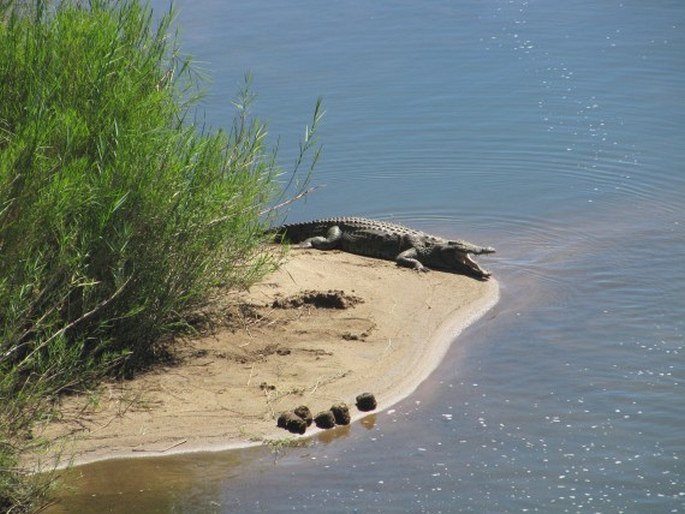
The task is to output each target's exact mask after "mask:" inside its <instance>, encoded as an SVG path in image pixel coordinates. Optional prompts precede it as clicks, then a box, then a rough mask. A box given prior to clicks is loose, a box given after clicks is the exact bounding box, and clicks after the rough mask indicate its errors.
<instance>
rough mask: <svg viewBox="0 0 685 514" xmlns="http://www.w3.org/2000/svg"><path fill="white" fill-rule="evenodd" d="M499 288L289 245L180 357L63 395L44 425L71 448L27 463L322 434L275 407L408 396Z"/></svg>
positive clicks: (358, 415)
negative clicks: (86, 393) (290, 425)
mask: <svg viewBox="0 0 685 514" xmlns="http://www.w3.org/2000/svg"><path fill="white" fill-rule="evenodd" d="M303 292H304V293H307V294H309V295H310V296H312V294H313V293H315V294H314V296H316V297H319V298H324V299H325V300H326V302H327V301H328V300H330V298H333V297H335V298H333V299H334V300H335V301H338V300H339V299H340V298H343V300H342V301H343V304H345V306H344V308H330V307H329V306H327V305H323V304H322V305H317V304H316V303H314V304H307V303H306V302H305V303H304V304H301V305H298V302H300V303H301V300H302V295H303ZM317 295H318V296H317ZM336 295H337V296H336ZM293 299H296V300H297V301H294V300H293ZM275 300H278V302H280V304H283V305H282V306H279V307H276V305H277V303H278V302H277V303H274V302H275ZM498 300H499V286H498V284H497V282H496V281H495V280H494V279H490V280H488V281H485V282H483V281H478V280H475V279H472V278H470V277H466V276H463V275H455V274H449V273H441V272H435V271H434V272H431V273H426V274H418V273H416V272H414V271H413V270H408V269H403V268H399V267H397V266H396V265H395V264H394V263H392V262H388V261H380V260H376V259H370V258H366V257H360V256H356V255H352V254H346V253H342V252H319V251H315V250H314V251H312V250H294V251H292V252H291V253H290V254H289V255H288V257H287V260H286V262H285V263H284V264H283V266H282V267H281V268H280V269H279V270H277V271H276V272H275V273H274V274H272V275H270V276H268V277H266V278H265V279H264V280H263V281H262V282H261V283H260V284H257V285H256V286H254V287H253V288H251V289H250V291H249V292H247V293H245V294H241V295H236V296H232V297H231V298H230V299H228V304H227V305H231V306H232V308H233V310H229V311H227V316H228V318H230V319H232V320H233V322H234V324H233V325H232V326H231V325H230V324H229V325H228V326H226V327H219V329H218V330H216V332H215V333H212V334H207V335H204V336H201V337H198V338H193V339H192V340H190V341H187V342H186V344H185V347H184V349H183V350H182V352H181V353H182V357H181V359H180V363H179V364H178V365H175V366H166V367H162V368H161V369H156V370H153V371H151V372H149V373H146V374H143V375H142V376H140V377H137V378H136V379H134V380H132V381H128V382H125V383H110V384H107V385H106V386H105V387H104V389H103V390H101V391H100V393H99V398H98V400H97V401H96V402H95V403H96V405H94V406H92V405H91V406H90V407H89V402H90V403H92V398H91V399H89V398H84V397H76V398H68V399H66V400H65V401H64V402H63V403H62V405H61V414H62V419H61V420H60V421H59V422H57V423H54V422H53V423H50V424H48V425H45V426H44V427H43V434H42V435H43V436H45V437H47V438H49V439H50V440H56V441H60V442H59V443H58V448H60V449H61V451H60V454H61V455H72V456H73V457H71V458H68V459H65V458H59V457H55V456H54V455H53V456H46V455H42V456H32V457H30V459H29V461H30V462H34V465H33V466H32V467H34V468H35V467H36V466H38V467H39V468H43V469H55V459H57V469H62V468H66V467H68V466H70V465H75V466H78V465H84V464H89V463H93V462H98V461H105V460H113V459H128V458H147V457H160V456H167V455H180V454H188V453H201V452H218V451H226V450H232V449H239V448H246V447H249V446H256V445H262V444H265V443H267V442H269V441H278V440H282V439H301V438H309V437H312V436H316V435H318V434H321V433H322V432H325V431H326V430H322V429H317V428H316V427H314V425H312V427H310V428H309V429H308V430H307V433H306V434H304V435H296V434H291V433H289V432H287V431H285V430H283V429H280V428H277V427H276V422H275V417H277V416H278V414H279V413H280V412H282V411H283V410H289V409H290V408H294V407H296V406H298V405H302V404H306V405H309V406H310V408H311V410H312V412H313V414H316V412H318V411H319V410H325V409H327V408H328V406H330V405H331V404H333V403H335V402H338V401H344V402H346V403H347V404H348V405H350V414H351V417H352V421H351V422H352V423H356V422H358V421H359V420H360V419H362V418H364V417H366V416H369V415H372V414H377V413H379V412H383V411H386V410H387V409H389V408H390V407H391V406H392V405H394V404H396V403H398V402H399V401H401V400H403V399H405V398H407V397H408V396H410V395H411V394H412V393H413V392H414V391H415V390H416V388H417V387H418V386H419V385H420V384H421V383H422V382H423V381H424V380H425V379H426V378H427V377H428V376H429V375H430V374H431V373H432V372H433V371H434V370H435V369H436V368H437V366H438V365H439V364H440V362H441V361H442V360H443V359H444V356H445V354H446V353H447V351H448V350H449V348H450V347H451V346H452V344H455V343H457V344H458V342H459V341H458V337H459V335H460V334H461V332H462V331H463V330H464V329H465V328H467V327H468V326H470V325H472V324H473V323H475V322H476V321H477V320H479V319H481V318H482V317H483V316H484V315H485V314H486V313H487V312H488V311H489V310H490V309H492V307H494V306H495V305H496V303H497V302H498ZM324 303H325V302H324ZM291 304H292V305H291ZM236 307H237V313H236V311H235V308H236ZM367 391H368V392H371V393H373V394H374V395H375V396H376V398H377V400H378V408H377V409H376V410H374V411H371V412H359V411H358V410H357V409H356V407H354V405H353V404H354V398H355V396H356V395H357V394H360V393H362V392H367ZM51 459H52V460H51ZM50 460H51V465H48V461H50Z"/></svg>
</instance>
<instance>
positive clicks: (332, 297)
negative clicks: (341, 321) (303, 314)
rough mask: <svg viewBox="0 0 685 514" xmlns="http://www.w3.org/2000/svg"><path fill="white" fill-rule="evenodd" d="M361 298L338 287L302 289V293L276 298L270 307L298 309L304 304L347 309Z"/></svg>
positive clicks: (318, 307)
mask: <svg viewBox="0 0 685 514" xmlns="http://www.w3.org/2000/svg"><path fill="white" fill-rule="evenodd" d="M362 302H363V300H362V299H361V298H360V297H358V296H355V295H352V294H347V293H345V291H341V290H339V289H336V290H329V291H312V290H309V291H303V292H302V293H299V294H296V295H292V296H286V297H284V298H283V297H281V298H276V299H275V300H274V301H273V304H272V307H273V308H275V309H298V308H300V307H303V306H305V305H308V306H312V307H316V308H317V309H349V308H350V307H354V306H355V305H357V304H358V303H362Z"/></svg>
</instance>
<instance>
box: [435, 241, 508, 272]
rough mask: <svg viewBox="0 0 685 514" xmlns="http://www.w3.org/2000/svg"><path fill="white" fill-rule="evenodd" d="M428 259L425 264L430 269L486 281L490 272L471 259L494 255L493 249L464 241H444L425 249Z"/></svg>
mask: <svg viewBox="0 0 685 514" xmlns="http://www.w3.org/2000/svg"><path fill="white" fill-rule="evenodd" d="M426 250H427V253H428V256H427V257H428V258H427V259H425V264H426V265H427V266H429V267H431V268H435V269H440V270H443V271H451V272H453V273H463V274H465V275H470V276H472V277H476V278H479V279H481V280H487V279H488V278H490V276H491V275H492V272H490V271H488V270H486V269H483V268H481V267H480V265H479V264H478V263H477V262H476V261H475V260H474V259H473V255H474V254H475V255H481V254H489V253H495V249H494V248H492V247H490V246H486V247H482V246H475V245H472V244H470V243H465V242H464V241H445V242H439V243H434V244H430V245H428V246H427V248H426Z"/></svg>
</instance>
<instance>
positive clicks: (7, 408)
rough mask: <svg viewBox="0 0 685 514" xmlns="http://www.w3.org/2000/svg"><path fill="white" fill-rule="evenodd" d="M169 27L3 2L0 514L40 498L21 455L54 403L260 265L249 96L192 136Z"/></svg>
mask: <svg viewBox="0 0 685 514" xmlns="http://www.w3.org/2000/svg"><path fill="white" fill-rule="evenodd" d="M48 7H49V8H48ZM171 22H172V16H171V13H168V14H167V15H166V16H164V17H163V18H162V19H161V21H160V22H159V24H158V25H156V26H155V24H154V23H153V19H152V13H151V10H150V9H149V8H147V7H144V6H142V5H141V4H140V3H139V2H137V1H133V0H130V1H124V2H113V1H111V2H110V1H106V0H91V1H90V2H89V3H88V4H87V5H84V4H83V3H79V2H68V1H63V2H59V3H58V4H57V5H56V6H48V4H46V3H44V2H42V1H40V0H39V1H37V2H36V3H35V5H33V6H31V7H26V4H25V3H24V2H14V1H7V0H4V1H3V0H0V402H2V405H3V407H2V410H0V511H2V512H6V511H7V512H19V511H21V510H22V509H29V508H30V506H31V505H32V504H33V505H34V506H35V504H36V502H37V501H39V500H38V497H37V494H38V493H40V492H42V491H44V487H43V485H41V484H37V483H33V482H31V481H30V480H27V479H26V477H25V476H24V475H23V474H22V473H21V470H20V469H18V468H17V466H18V458H17V457H18V455H19V453H20V452H21V451H22V450H23V449H25V448H26V447H27V446H28V445H32V444H37V443H36V441H34V440H32V436H31V427H32V425H33V424H34V423H35V421H36V420H38V419H40V418H41V417H44V416H46V415H48V414H49V412H50V411H49V401H50V399H52V398H54V397H55V395H57V394H59V393H62V392H64V391H69V390H74V389H79V388H81V387H83V386H85V385H87V384H88V383H90V382H91V381H93V380H95V379H97V378H98V377H100V376H102V373H103V372H113V373H117V374H119V375H124V376H126V375H130V374H132V373H133V372H135V370H137V369H140V368H142V367H145V366H146V365H148V364H149V363H150V362H152V361H154V360H156V359H158V358H159V357H160V355H163V351H164V348H163V347H162V346H160V343H159V342H160V341H162V340H164V339H165V337H166V336H168V335H171V334H173V333H175V332H177V331H178V330H179V329H181V328H182V327H183V326H184V316H185V315H186V314H187V313H189V312H190V311H191V310H192V309H193V308H195V307H197V306H198V305H200V304H202V303H203V302H204V301H206V299H207V296H208V294H209V292H210V291H212V290H213V289H214V288H216V287H217V286H222V287H226V288H236V287H241V286H245V285H247V284H249V283H251V282H252V281H254V280H255V279H257V278H259V277H260V276H261V275H262V274H263V273H264V272H266V271H267V270H269V269H270V268H271V267H272V266H273V261H272V260H271V259H270V258H269V256H268V255H265V254H264V253H263V252H262V251H261V248H262V243H263V242H264V235H263V234H264V229H265V228H266V226H267V225H268V224H269V222H270V219H269V218H270V216H269V215H268V214H267V215H265V213H268V212H273V211H269V209H268V206H269V205H272V204H273V203H274V202H278V201H280V200H282V198H283V197H282V195H283V194H284V186H283V184H282V183H281V181H280V180H279V177H280V171H279V168H278V167H277V165H276V162H275V152H274V151H272V150H270V149H269V148H267V147H266V143H265V134H266V131H265V127H264V125H263V124H261V123H260V122H258V121H257V120H254V119H252V118H251V117H250V115H249V112H248V108H249V104H250V101H251V99H252V96H251V94H250V92H249V88H248V87H247V86H246V88H245V90H243V91H241V92H240V95H239V98H238V101H236V103H235V105H236V108H237V112H236V117H235V120H234V122H233V125H232V126H231V127H230V129H229V130H227V131H222V130H219V131H208V130H203V129H199V128H198V127H197V126H196V125H195V124H193V123H192V122H191V120H192V118H193V114H194V111H193V108H194V106H195V101H196V100H197V98H198V94H197V93H198V91H199V87H198V85H199V79H198V77H197V75H195V74H194V73H193V69H192V66H191V65H190V62H189V60H187V59H184V58H181V57H180V55H179V52H178V47H177V46H176V43H175V38H170V37H169V32H170V24H171ZM320 116H321V112H320V105H319V104H317V106H316V109H315V113H314V120H313V122H312V126H311V128H310V129H308V130H307V131H306V133H305V140H304V142H303V143H302V145H301V147H300V157H299V159H298V162H297V166H296V169H295V170H294V171H293V173H297V167H298V166H299V165H300V164H302V163H303V162H304V160H305V156H306V155H307V154H308V152H309V151H310V150H311V149H312V147H313V146H314V145H315V142H314V141H315V139H314V132H315V127H316V124H317V122H318V121H319V118H320ZM317 157H318V152H316V151H314V155H313V156H312V159H311V161H312V166H313V163H314V162H315V161H316V158H317ZM286 187H287V186H286Z"/></svg>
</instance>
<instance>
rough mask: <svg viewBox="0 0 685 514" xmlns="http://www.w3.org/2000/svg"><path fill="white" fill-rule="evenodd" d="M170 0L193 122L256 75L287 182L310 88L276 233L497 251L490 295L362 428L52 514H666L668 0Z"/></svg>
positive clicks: (680, 22) (683, 37)
mask: <svg viewBox="0 0 685 514" xmlns="http://www.w3.org/2000/svg"><path fill="white" fill-rule="evenodd" d="M152 5H153V7H154V8H155V9H157V10H163V9H165V8H166V6H167V4H166V2H162V1H153V2H152ZM176 5H177V7H178V8H179V9H180V14H179V17H178V20H179V23H180V26H181V31H182V32H181V36H182V43H183V46H182V48H183V50H184V51H186V52H188V53H190V54H192V55H194V56H195V58H196V60H197V61H198V65H199V66H200V68H201V69H202V70H203V71H204V72H206V73H208V75H209V76H211V77H212V80H213V81H212V84H211V87H210V94H209V95H208V96H207V98H206V99H205V101H204V107H205V109H206V112H207V114H206V118H207V122H208V123H209V124H211V125H213V126H215V127H216V126H225V125H226V124H227V123H229V120H230V119H231V117H232V107H231V104H230V101H231V99H232V98H233V97H234V93H235V92H236V90H237V88H238V87H239V85H240V82H241V79H242V76H243V74H244V73H245V72H246V71H251V72H252V74H253V76H254V91H255V92H256V93H257V94H258V97H257V102H256V105H255V110H256V113H257V114H258V115H260V116H263V117H264V118H265V119H266V120H268V121H269V125H270V137H271V140H272V141H276V137H277V136H280V147H281V153H280V161H281V162H282V163H283V166H284V168H285V169H286V170H288V169H290V168H291V167H292V163H293V161H294V159H295V156H296V145H297V141H298V139H299V138H300V137H301V135H302V131H303V127H304V125H305V124H306V123H308V122H309V120H310V116H311V113H312V110H313V106H314V103H315V100H316V98H317V97H318V96H322V97H323V99H324V104H325V108H326V110H327V113H326V116H325V118H324V122H323V125H322V127H321V132H320V134H319V137H320V138H321V141H322V142H323V143H324V150H323V154H322V158H321V161H320V163H319V165H318V167H317V171H316V174H315V177H314V183H315V184H318V185H325V187H322V188H321V189H319V190H318V191H317V192H316V193H314V194H313V195H310V196H309V197H308V198H307V200H306V201H304V202H301V203H299V204H296V205H293V206H292V208H291V210H290V214H289V220H291V221H295V220H301V219H307V218H313V217H319V216H329V215H343V214H349V215H352V214H354V215H364V216H370V217H378V218H382V219H388V220H394V221H399V222H402V223H406V224H410V225H412V226H415V227H417V228H420V229H424V230H426V231H430V232H434V233H438V234H441V235H445V236H455V237H462V238H465V239H469V240H472V241H474V242H478V243H482V244H487V245H492V246H495V247H496V248H497V250H498V253H497V254H496V255H495V256H493V257H492V258H482V259H481V262H483V263H484V264H485V265H486V266H487V267H489V268H490V269H492V270H493V271H494V274H495V277H496V278H497V279H498V280H499V282H500V284H501V292H502V299H501V301H500V303H499V304H498V305H497V306H496V307H495V308H494V309H493V310H492V311H490V312H489V313H488V314H487V315H486V317H485V318H483V319H482V320H481V321H479V322H478V323H477V324H475V325H474V326H472V327H471V328H469V329H468V330H466V331H465V332H464V333H463V334H462V336H461V340H460V343H459V344H460V346H465V347H466V348H467V351H466V353H465V354H464V352H457V351H456V349H455V351H452V352H450V353H449V354H448V355H447V358H446V359H445V361H444V362H443V363H442V365H441V366H440V368H439V369H438V370H437V371H436V372H435V374H434V375H433V376H432V377H431V378H430V379H429V380H427V381H426V382H425V383H424V384H422V386H421V387H420V388H419V389H418V390H417V391H416V393H415V394H413V395H412V396H411V397H409V398H407V399H406V400H404V401H402V402H401V403H399V404H397V405H395V406H394V407H392V408H391V409H389V410H388V409H385V410H382V411H380V412H379V413H378V414H376V415H375V416H373V417H371V418H368V419H367V420H365V422H364V423H358V424H355V425H353V426H352V427H350V428H348V429H346V430H344V431H340V432H335V433H332V434H328V436H327V438H326V439H313V440H311V441H309V442H308V443H306V444H304V445H303V446H302V447H300V448H292V449H287V450H285V451H283V452H278V453H272V452H271V451H270V450H269V449H265V448H251V449H246V450H240V451H231V452H224V453H216V454H198V455H184V456H179V457H171V458H163V459H144V460H143V459H141V460H135V461H113V462H108V463H100V464H93V465H89V466H84V467H82V468H80V469H79V470H78V473H79V475H80V479H79V480H77V481H76V484H77V486H78V487H77V488H76V489H75V490H74V491H73V492H72V493H70V494H69V495H68V496H67V497H65V498H64V499H63V502H62V504H61V505H59V506H57V508H56V509H54V511H55V512H77V513H89V512H113V513H126V514H135V513H153V512H159V513H165V512H178V513H204V512H222V513H224V512H259V511H261V512H287V511H303V510H304V511H310V512H315V511H322V510H324V509H325V510H326V511H330V512H430V513H433V512H475V513H483V512H488V513H509V512H583V513H585V512H601V513H623V512H626V513H643V512H644V513H666V512H685V479H684V476H683V475H684V472H685V428H684V427H685V392H684V390H683V389H684V382H685V350H684V348H683V346H684V327H685V294H683V290H682V289H683V284H684V283H685V264H684V263H685V233H684V229H685V226H684V225H685V216H684V214H685V164H684V163H685V137H684V135H685V3H683V2H682V1H680V0H649V1H647V0H622V1H621V0H600V1H596V0H595V1H590V0H565V1H561V0H482V1H478V2H474V1H462V2H457V1H447V0H436V1H431V2H413V1H406V0H403V1H396V2H365V1H346V2H314V1H312V0H302V1H300V2H285V1H282V0H272V1H269V2H265V1H253V2H224V1H218V0H217V1H193V2H191V1H189V0H180V1H177V2H176Z"/></svg>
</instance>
